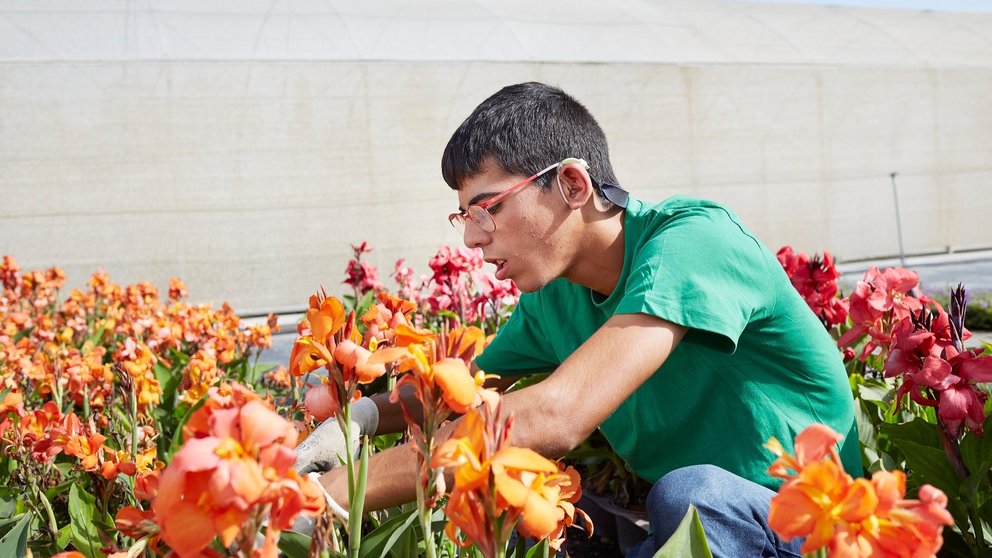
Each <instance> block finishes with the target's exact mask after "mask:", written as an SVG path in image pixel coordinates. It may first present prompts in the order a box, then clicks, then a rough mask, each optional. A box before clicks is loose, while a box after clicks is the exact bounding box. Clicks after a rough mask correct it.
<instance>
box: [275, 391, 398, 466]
mask: <svg viewBox="0 0 992 558" xmlns="http://www.w3.org/2000/svg"><path fill="white" fill-rule="evenodd" d="M378 426H379V409H378V407H376V405H375V403H374V402H373V401H372V400H371V399H369V398H368V397H363V398H361V399H359V400H358V401H355V402H354V403H352V404H351V437H352V445H351V447H352V448H354V449H355V450H356V451H357V450H358V440H359V439H360V438H361V437H362V436H364V435H368V436H372V435H374V434H375V433H376V429H377V428H378ZM347 447H348V446H347V445H346V443H345V438H344V432H342V431H341V425H340V424H338V419H337V418H336V417H331V418H329V419H327V420H325V421H324V422H323V423H321V425H320V426H318V427H317V429H316V430H314V431H313V432H312V433H311V434H310V435H309V436H307V439H306V440H303V443H302V444H300V445H299V446H297V448H296V465H295V467H296V470H297V471H299V472H300V474H302V475H305V474H307V473H312V472H323V471H330V470H331V469H333V468H335V467H337V466H338V465H340V464H341V463H344V462H345V460H346V459H347V455H348V449H347Z"/></svg>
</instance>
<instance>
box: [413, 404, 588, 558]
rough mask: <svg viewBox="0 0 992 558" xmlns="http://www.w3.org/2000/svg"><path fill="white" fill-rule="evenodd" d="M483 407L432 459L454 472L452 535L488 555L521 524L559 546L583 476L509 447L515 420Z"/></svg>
mask: <svg viewBox="0 0 992 558" xmlns="http://www.w3.org/2000/svg"><path fill="white" fill-rule="evenodd" d="M481 409H483V411H480V410H479V409H475V410H472V411H470V412H469V413H468V414H466V415H465V416H463V417H462V419H461V422H460V423H459V424H458V426H456V427H455V430H454V432H452V434H451V437H450V438H448V440H446V441H445V442H444V443H443V444H442V445H441V447H440V448H439V449H438V451H437V452H436V453H435V454H434V455H433V457H432V461H431V465H432V466H433V467H436V468H440V467H445V468H449V469H453V477H454V488H453V490H452V492H451V495H450V496H449V498H448V504H447V506H446V507H445V512H446V513H447V514H448V517H449V519H450V522H449V524H448V526H447V527H446V532H447V533H448V537H449V538H450V539H451V540H453V541H456V542H457V543H458V544H459V545H462V546H465V545H467V544H468V543H469V542H471V543H474V544H475V545H476V546H477V547H478V548H479V549H480V550H481V551H482V553H483V555H484V556H487V557H488V556H494V555H495V554H496V552H497V549H499V548H504V547H505V544H506V541H507V539H508V538H509V535H510V531H511V530H512V529H513V527H514V526H516V528H517V530H518V531H519V532H520V533H521V534H522V535H524V536H529V537H536V538H539V539H543V538H549V537H554V541H553V544H554V545H555V548H559V547H560V545H561V542H562V535H563V533H564V528H565V526H566V525H568V524H571V521H572V519H573V518H574V515H575V508H574V505H573V502H574V501H575V500H577V499H578V495H579V491H578V481H579V479H578V474H577V473H576V472H575V471H574V469H572V470H571V471H569V472H567V473H561V472H560V471H559V468H558V465H556V464H555V463H554V462H552V461H550V460H548V459H546V458H544V457H542V456H540V455H538V454H537V453H536V452H534V451H533V450H530V449H528V448H520V447H514V446H511V445H509V431H510V427H511V421H509V420H501V419H499V418H498V413H499V411H498V406H497V408H495V409H494V408H491V407H489V406H488V405H486V406H483V407H482V408H481ZM580 513H581V512H580ZM583 515H584V514H583ZM456 529H458V530H461V532H462V533H464V534H465V536H466V538H467V540H465V541H463V540H461V539H460V538H459V537H458V534H457V532H456Z"/></svg>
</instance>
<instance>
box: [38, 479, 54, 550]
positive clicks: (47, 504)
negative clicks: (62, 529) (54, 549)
mask: <svg viewBox="0 0 992 558" xmlns="http://www.w3.org/2000/svg"><path fill="white" fill-rule="evenodd" d="M38 496H39V500H41V504H42V505H43V506H45V513H46V514H47V515H48V530H49V531H50V534H51V536H52V542H53V543H55V542H57V541H58V538H59V525H58V523H56V522H55V512H54V511H53V510H52V503H51V502H49V501H48V497H47V496H45V492H44V491H43V490H39V491H38Z"/></svg>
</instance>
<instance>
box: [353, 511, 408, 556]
mask: <svg viewBox="0 0 992 558" xmlns="http://www.w3.org/2000/svg"><path fill="white" fill-rule="evenodd" d="M416 520H417V509H416V508H413V509H411V510H409V511H406V512H403V513H400V514H398V515H395V516H393V517H391V518H389V519H387V520H386V521H383V522H382V524H381V525H379V526H378V527H376V528H375V529H373V530H372V531H371V532H370V533H369V534H368V535H365V536H364V537H362V549H361V552H360V553H359V556H360V557H362V558H366V557H367V558H379V557H381V556H385V555H386V554H387V553H388V552H389V551H390V550H391V549H392V548H393V546H394V545H395V544H396V542H397V541H399V540H400V537H402V536H403V534H404V533H406V532H407V530H408V529H410V527H411V526H412V525H413V524H414V522H416Z"/></svg>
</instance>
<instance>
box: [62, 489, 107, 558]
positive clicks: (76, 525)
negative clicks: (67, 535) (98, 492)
mask: <svg viewBox="0 0 992 558" xmlns="http://www.w3.org/2000/svg"><path fill="white" fill-rule="evenodd" d="M95 516H96V498H95V497H94V496H93V495H92V494H90V493H88V492H86V491H85V490H83V489H81V488H79V485H78V484H74V485H72V488H70V489H69V517H70V523H69V525H70V527H71V528H72V529H71V531H72V545H73V546H75V547H76V550H78V551H79V552H81V553H82V554H83V555H84V556H86V557H87V558H97V557H98V556H101V554H100V548H101V547H102V546H103V543H102V542H101V541H100V533H99V532H98V531H97V528H96V525H94V524H93V521H94V519H95Z"/></svg>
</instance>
